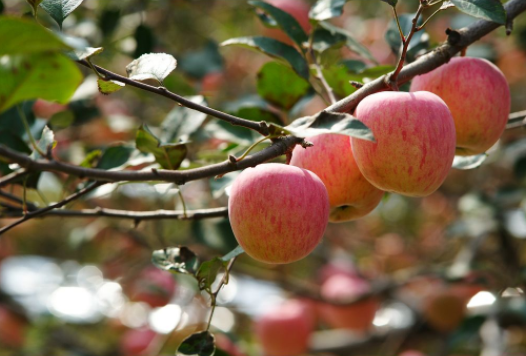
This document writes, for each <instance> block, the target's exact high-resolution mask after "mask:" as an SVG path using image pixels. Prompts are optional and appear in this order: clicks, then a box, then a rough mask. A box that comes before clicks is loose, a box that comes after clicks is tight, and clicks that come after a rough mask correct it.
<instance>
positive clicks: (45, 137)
mask: <svg viewBox="0 0 526 356" xmlns="http://www.w3.org/2000/svg"><path fill="white" fill-rule="evenodd" d="M56 144H57V141H55V133H54V132H53V131H52V130H51V129H50V128H49V127H47V126H45V127H44V130H43V131H42V136H41V137H40V140H39V141H38V144H37V146H38V148H39V150H40V151H42V153H44V154H47V153H48V152H49V151H50V150H52V149H53V148H54V147H55V145H56ZM30 157H31V158H32V159H39V158H42V155H41V154H40V152H38V151H37V150H34V151H33V152H32V153H31V156H30Z"/></svg>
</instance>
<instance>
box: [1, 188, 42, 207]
mask: <svg viewBox="0 0 526 356" xmlns="http://www.w3.org/2000/svg"><path fill="white" fill-rule="evenodd" d="M0 197H2V198H4V199H6V200H10V201H12V202H15V203H17V204H19V205H23V204H24V201H23V200H22V199H20V198H19V197H17V196H14V195H13V194H9V193H7V192H4V191H2V190H0ZM26 204H27V208H28V209H30V210H37V209H38V207H37V206H36V205H35V204H33V203H29V202H28V203H26Z"/></svg>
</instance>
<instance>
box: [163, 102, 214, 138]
mask: <svg viewBox="0 0 526 356" xmlns="http://www.w3.org/2000/svg"><path fill="white" fill-rule="evenodd" d="M186 99H188V100H190V101H191V102H193V103H196V104H199V105H202V106H208V104H207V103H206V100H205V98H204V97H203V96H202V95H195V96H190V97H187V98H186ZM207 116H208V115H206V114H204V113H202V112H200V111H196V110H192V109H189V108H186V107H184V106H179V105H175V107H174V108H173V109H172V110H171V111H170V112H169V113H168V115H167V116H166V118H165V119H164V121H163V123H162V124H161V139H162V140H163V141H164V142H174V141H175V140H177V139H179V140H181V141H187V140H188V139H189V138H190V135H191V134H193V133H194V132H195V131H197V130H198V129H199V128H200V127H201V125H202V124H203V122H205V120H206V118H207Z"/></svg>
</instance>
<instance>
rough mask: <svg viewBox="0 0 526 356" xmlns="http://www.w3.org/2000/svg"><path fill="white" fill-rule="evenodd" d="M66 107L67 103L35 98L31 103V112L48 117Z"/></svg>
mask: <svg viewBox="0 0 526 356" xmlns="http://www.w3.org/2000/svg"><path fill="white" fill-rule="evenodd" d="M67 109H68V107H67V105H63V104H58V103H53V102H51V101H47V100H43V99H37V100H36V101H35V104H33V113H34V114H35V116H36V117H38V118H41V119H49V118H51V116H53V115H55V114H56V113H58V112H61V111H64V110H67Z"/></svg>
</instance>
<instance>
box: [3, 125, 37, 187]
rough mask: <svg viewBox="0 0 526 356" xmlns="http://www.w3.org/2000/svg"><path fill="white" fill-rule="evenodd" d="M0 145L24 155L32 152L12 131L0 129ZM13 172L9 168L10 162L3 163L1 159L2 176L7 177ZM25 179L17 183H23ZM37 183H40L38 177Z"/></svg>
mask: <svg viewBox="0 0 526 356" xmlns="http://www.w3.org/2000/svg"><path fill="white" fill-rule="evenodd" d="M0 145H3V146H6V147H8V148H10V149H12V150H15V151H17V152H21V153H24V154H30V153H31V150H30V149H29V147H27V144H26V143H25V142H24V141H23V140H22V139H21V138H20V137H18V136H17V135H15V134H14V133H13V132H11V131H7V130H3V129H0ZM11 172H13V170H12V169H11V168H9V164H8V162H5V163H4V162H3V160H2V158H1V157H0V174H1V175H7V174H9V173H11ZM22 179H23V178H21V179H20V180H19V181H17V182H21V180H22ZM37 181H38V175H37Z"/></svg>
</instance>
